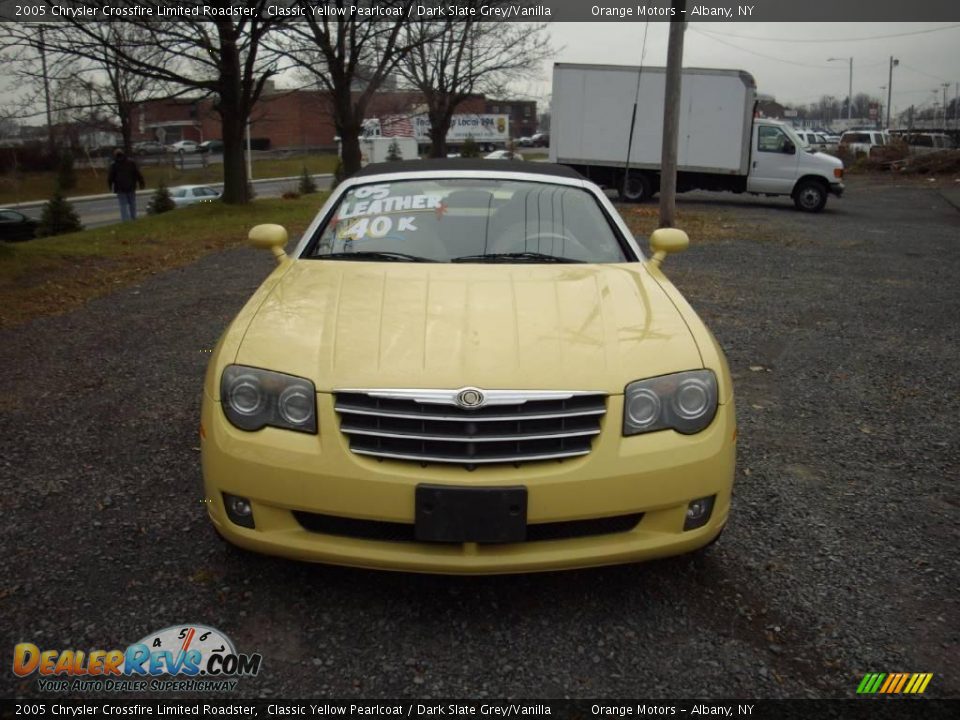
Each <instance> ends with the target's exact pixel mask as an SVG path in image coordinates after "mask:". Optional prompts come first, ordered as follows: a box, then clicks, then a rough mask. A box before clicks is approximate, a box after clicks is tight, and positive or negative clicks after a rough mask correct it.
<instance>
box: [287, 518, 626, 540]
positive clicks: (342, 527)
mask: <svg viewBox="0 0 960 720" xmlns="http://www.w3.org/2000/svg"><path fill="white" fill-rule="evenodd" d="M293 515H294V517H295V518H296V519H297V522H298V523H300V526H301V527H302V528H303V529H304V530H309V531H311V532H316V533H323V534H324V535H338V536H340V537H349V538H357V539H360V540H388V541H393V542H416V539H415V537H414V526H413V524H410V523H396V522H381V521H379V520H357V519H355V518H345V517H338V516H336V515H321V514H319V513H309V512H302V511H294V513H293ZM642 519H643V513H633V514H632V515H617V516H614V517H606V518H592V519H589V520H565V521H563V522H551V523H535V524H531V525H527V542H536V541H539V540H569V539H571V538H580V537H595V536H597V535H613V534H616V533H623V532H629V531H630V530H633V529H634V528H635V527H636V526H637V524H638V523H639V522H640V521H641V520H642Z"/></svg>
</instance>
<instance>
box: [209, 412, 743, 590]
mask: <svg viewBox="0 0 960 720" xmlns="http://www.w3.org/2000/svg"><path fill="white" fill-rule="evenodd" d="M622 400H623V399H622V397H621V396H611V397H610V398H609V400H608V409H607V414H606V416H605V417H604V420H603V423H602V432H601V434H600V435H599V436H597V438H596V439H595V440H594V445H593V450H592V452H591V453H590V454H589V455H587V456H584V457H581V458H574V459H571V460H567V461H564V462H562V463H558V462H537V463H530V464H527V465H521V466H519V467H514V466H506V467H502V466H496V467H480V468H478V469H476V470H475V471H472V472H471V471H468V470H466V469H465V468H463V467H460V466H444V465H428V466H427V467H421V466H420V465H419V464H416V463H408V462H403V461H391V460H383V461H380V460H377V459H374V458H369V457H363V456H359V455H355V454H353V453H351V452H350V449H349V446H348V442H347V439H346V438H345V437H344V436H343V435H342V434H341V433H340V431H339V424H340V423H339V419H338V417H337V416H336V413H335V412H334V410H333V401H332V396H331V395H327V394H322V393H321V394H318V396H317V412H318V420H319V428H320V432H319V434H318V435H306V434H303V433H295V432H289V431H285V430H279V429H275V428H264V429H263V430H260V431H258V432H255V433H248V432H244V431H241V430H238V429H236V428H235V427H233V426H232V425H231V424H230V423H229V422H228V421H227V420H226V418H225V417H224V415H223V412H222V410H221V407H220V404H219V403H218V402H216V401H214V400H212V399H211V398H210V397H208V396H204V400H203V411H202V418H201V422H202V433H201V436H202V438H203V439H202V442H201V450H202V465H203V477H204V489H205V493H206V500H207V501H208V502H207V508H208V511H209V515H210V519H211V520H212V522H213V524H214V526H215V527H216V529H217V531H218V532H219V533H220V534H221V535H222V536H223V537H224V538H225V539H227V540H228V541H229V542H231V543H234V544H235V545H238V546H240V547H243V548H247V549H249V550H254V551H257V552H262V553H267V554H271V555H280V556H284V557H289V558H295V559H298V560H307V561H314V562H323V563H330V564H337V565H350V566H354V567H366V568H378V569H385V570H408V571H416V572H432V573H458V574H483V573H510V572H531V571H542V570H557V569H565V568H579V567H589V566H596V565H609V564H616V563H625V562H635V561H641V560H649V559H652V558H657V557H664V556H668V555H676V554H680V553H684V552H689V551H692V550H696V549H697V548H699V547H702V546H704V545H706V544H708V543H709V542H710V541H711V540H713V539H714V538H715V537H716V536H717V535H718V534H719V533H720V531H721V530H722V529H723V526H724V525H725V523H726V521H727V515H728V513H729V508H730V493H731V488H732V484H733V474H734V465H735V441H736V436H735V427H736V423H735V418H734V407H733V403H732V402H730V403H728V404H726V405H722V406H720V408H719V410H718V412H717V416H716V418H715V419H714V421H713V423H712V424H711V425H710V427H708V428H707V429H706V430H704V431H703V432H701V433H698V434H697V435H692V436H684V435H680V434H678V433H675V432H673V431H663V432H657V433H650V434H647V435H638V436H635V437H630V438H623V437H621V433H620V426H621V418H622V415H623V405H622ZM421 483H431V484H443V485H453V486H470V487H498V486H516V485H523V486H525V487H526V488H527V493H528V499H527V502H528V507H527V521H528V523H529V524H540V523H559V522H566V521H577V520H586V519H599V518H611V517H614V516H622V515H626V514H634V513H636V514H639V513H642V514H643V517H642V519H641V520H640V521H639V523H637V524H636V526H635V527H633V528H632V529H630V530H627V531H621V532H615V533H611V534H599V535H591V536H588V537H576V538H568V539H553V540H537V541H527V542H523V543H511V544H489V545H488V544H477V543H462V544H441V543H421V542H415V541H392V540H372V539H364V538H362V537H356V536H353V537H348V536H345V535H334V534H327V533H321V532H315V531H311V530H307V529H305V527H304V526H302V525H301V524H300V522H298V520H297V516H296V515H295V512H298V513H299V512H307V513H317V514H322V515H326V516H334V517H338V518H348V519H355V520H362V521H379V522H381V523H400V524H404V525H407V526H409V525H412V524H413V522H414V493H415V488H416V486H417V485H418V484H421ZM223 493H230V494H232V495H239V496H242V497H244V498H248V499H249V500H250V503H251V506H252V508H253V517H254V520H255V523H256V527H255V528H254V529H249V528H245V527H240V526H239V525H236V524H234V523H233V522H231V520H230V519H229V518H228V516H227V513H226V511H225V508H224V501H223ZM710 495H715V496H716V500H715V503H714V507H713V511H712V514H711V516H710V520H709V521H708V522H707V523H706V524H705V525H704V526H703V527H700V528H698V529H696V530H690V531H684V530H683V525H684V518H685V514H686V509H687V505H688V503H689V502H690V501H691V500H694V499H696V498H701V497H706V496H710Z"/></svg>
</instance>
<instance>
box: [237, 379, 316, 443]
mask: <svg viewBox="0 0 960 720" xmlns="http://www.w3.org/2000/svg"><path fill="white" fill-rule="evenodd" d="M220 400H221V404H222V406H223V412H224V414H225V415H226V416H227V420H229V421H230V422H231V423H232V424H233V425H235V426H236V427H238V428H240V429H241V430H251V431H252V430H260V429H261V428H263V427H266V426H267V425H270V426H272V427H278V428H285V429H287V430H297V431H299V432H305V433H316V432H317V391H316V389H315V388H314V386H313V383H312V382H310V381H309V380H305V379H304V378H299V377H295V376H293V375H284V374H283V373H278V372H272V371H270V370H261V369H260V368H252V367H246V366H244V365H228V366H227V367H226V368H225V369H224V371H223V375H222V376H221V377H220Z"/></svg>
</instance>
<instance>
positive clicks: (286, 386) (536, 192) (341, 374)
mask: <svg viewBox="0 0 960 720" xmlns="http://www.w3.org/2000/svg"><path fill="white" fill-rule="evenodd" d="M250 239H251V241H252V243H253V244H254V245H257V246H260V247H263V248H267V249H270V250H272V251H273V253H274V255H275V256H276V259H277V266H276V268H275V269H274V271H273V272H272V274H271V275H270V276H269V277H268V278H267V279H266V280H265V281H264V282H263V284H262V285H261V286H260V288H259V289H258V290H257V291H256V292H255V293H254V295H253V296H252V297H251V298H250V300H249V301H248V302H247V304H246V306H245V307H244V308H243V309H242V310H241V311H240V313H239V315H237V317H236V318H235V319H234V320H233V322H232V323H231V324H230V326H229V327H228V328H227V330H226V332H225V333H224V335H223V337H222V338H221V339H220V342H219V343H218V344H217V347H216V349H215V350H214V352H213V355H212V359H211V361H210V364H209V368H208V370H207V374H206V379H205V384H204V392H203V409H202V418H201V437H202V442H201V446H202V465H203V477H204V485H205V492H206V497H207V499H208V501H209V502H208V505H207V507H208V508H209V514H210V518H211V520H212V521H213V524H214V526H215V528H216V530H217V531H218V532H219V533H220V535H222V536H223V537H224V538H225V539H226V540H227V541H229V542H230V543H233V544H235V545H238V546H240V547H243V548H247V549H249V550H255V551H258V552H263V553H269V554H275V555H282V556H286V557H290V558H297V559H301V560H310V561H317V562H323V563H333V564H341V565H351V566H358V567H368V568H383V569H394V570H409V571H418V572H436V573H502V572H528V571H539V570H554V569H562V568H576V567H587V566H593V565H605V564H613V563H624V562H634V561H640V560H646V559H650V558H656V557H662V556H667V555H676V554H680V553H685V552H690V551H694V550H697V549H699V548H702V547H704V546H706V545H708V544H710V543H711V542H712V541H714V540H715V539H716V538H717V536H718V535H719V534H720V532H721V530H722V529H723V527H724V525H725V523H726V522H727V516H728V512H729V508H730V493H731V487H732V483H733V475H734V463H735V445H736V422H735V418H734V402H733V387H732V384H731V380H730V373H729V371H728V368H727V363H726V360H725V359H724V356H723V353H722V351H721V349H720V347H719V346H718V344H717V342H716V340H715V339H714V337H713V335H712V334H711V333H710V332H709V331H708V330H707V328H706V327H705V326H704V324H703V322H702V321H701V320H700V318H699V317H698V316H697V315H696V313H695V312H694V311H693V309H692V308H691V307H690V305H689V304H688V303H687V302H686V300H685V299H684V298H683V297H682V296H681V294H680V293H679V292H678V291H677V289H676V288H675V287H674V286H673V285H672V284H671V283H670V281H669V280H668V279H667V278H666V277H665V275H664V274H663V273H662V272H661V269H660V264H661V262H662V260H663V259H664V258H665V257H666V255H667V254H668V253H671V252H675V251H678V250H682V249H684V248H685V247H686V246H687V243H688V240H687V237H686V235H685V234H684V233H683V232H682V231H679V230H674V229H662V230H657V231H655V232H654V233H653V234H652V236H651V238H650V245H651V249H652V251H653V253H652V256H651V257H650V258H647V257H646V256H644V254H643V252H642V251H641V249H640V247H639V245H638V243H637V241H636V240H635V239H634V238H633V236H632V234H631V233H630V231H629V230H628V228H627V226H626V224H625V223H624V221H623V219H622V218H621V217H620V216H619V214H618V213H617V211H616V208H614V206H613V205H612V204H611V203H610V201H609V200H608V199H607V197H606V195H604V193H603V192H602V191H601V190H600V188H598V187H597V186H596V185H594V184H592V183H590V182H588V181H587V180H585V179H584V178H583V177H581V176H580V175H579V174H577V173H575V172H573V171H572V170H569V169H567V168H564V167H559V166H555V165H550V164H546V163H513V162H510V161H505V162H504V163H502V164H498V165H497V167H496V168H494V167H492V166H491V165H490V163H489V162H486V163H485V162H483V161H482V160H478V161H472V160H460V161H458V160H441V161H421V162H409V163H396V164H389V165H381V166H376V165H371V166H368V167H366V168H365V169H364V170H362V171H361V172H359V173H358V174H356V175H355V176H354V177H352V178H351V179H349V180H348V181H346V182H344V183H342V184H341V185H340V186H338V187H337V189H336V190H335V191H334V192H333V194H332V195H331V197H330V198H329V199H328V200H327V202H326V203H325V204H324V206H323V208H322V209H321V210H320V212H319V214H318V215H317V217H316V219H315V220H314V222H313V223H312V224H311V226H310V227H309V228H308V229H307V231H306V232H305V233H304V235H303V237H302V238H301V239H300V241H299V243H298V244H297V246H296V248H295V249H294V250H293V252H292V253H291V254H289V255H288V254H287V253H286V252H285V251H284V247H285V245H286V242H287V234H286V231H285V230H284V229H283V228H282V227H280V226H278V225H260V226H257V227H256V228H254V229H253V230H252V231H251V232H250Z"/></svg>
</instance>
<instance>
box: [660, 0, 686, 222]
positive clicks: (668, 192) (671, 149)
mask: <svg viewBox="0 0 960 720" xmlns="http://www.w3.org/2000/svg"><path fill="white" fill-rule="evenodd" d="M671 6H672V7H673V19H672V20H671V21H670V36H669V40H668V45H667V76H666V90H665V91H664V98H663V147H662V153H661V156H660V227H673V226H674V222H675V219H676V210H677V136H678V135H679V132H680V80H681V70H682V69H683V30H684V17H685V15H684V13H683V12H682V11H683V10H685V9H686V0H673V2H672V3H671Z"/></svg>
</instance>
